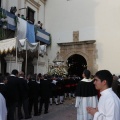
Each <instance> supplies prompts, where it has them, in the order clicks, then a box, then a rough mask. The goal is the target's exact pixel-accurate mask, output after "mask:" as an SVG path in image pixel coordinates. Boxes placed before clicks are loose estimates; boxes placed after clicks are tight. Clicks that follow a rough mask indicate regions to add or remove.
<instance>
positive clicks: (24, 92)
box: [18, 71, 31, 119]
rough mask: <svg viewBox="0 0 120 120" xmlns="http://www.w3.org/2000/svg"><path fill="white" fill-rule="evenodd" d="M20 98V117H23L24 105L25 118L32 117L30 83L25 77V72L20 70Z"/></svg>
mask: <svg viewBox="0 0 120 120" xmlns="http://www.w3.org/2000/svg"><path fill="white" fill-rule="evenodd" d="M19 86H20V99H19V102H18V118H19V119H21V118H23V115H22V111H21V107H22V106H23V110H24V115H25V119H28V118H31V116H30V115H29V112H28V84H27V80H25V79H24V72H22V71H21V72H19Z"/></svg>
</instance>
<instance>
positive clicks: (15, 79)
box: [0, 69, 120, 120]
mask: <svg viewBox="0 0 120 120" xmlns="http://www.w3.org/2000/svg"><path fill="white" fill-rule="evenodd" d="M82 77H83V79H81V78H80V77H78V76H75V75H73V76H68V77H64V78H63V77H62V76H54V75H53V76H50V75H47V74H45V75H42V74H41V73H39V74H38V75H36V74H35V75H30V74H29V75H28V76H27V78H25V75H24V72H22V71H21V72H18V71H17V70H15V69H14V70H13V71H12V72H11V74H9V73H7V74H5V76H3V75H2V74H0V106H1V108H0V119H1V120H6V119H7V120H15V119H16V118H17V119H19V120H21V119H23V118H24V119H29V118H31V117H32V115H33V116H39V115H41V114H43V113H44V114H47V113H48V110H49V105H52V104H56V105H60V104H63V102H64V101H65V99H66V98H69V99H71V97H73V98H75V97H76V103H75V107H76V108H77V120H119V118H120V99H119V97H120V96H119V94H120V89H119V86H120V78H119V77H117V76H116V75H112V74H111V73H110V72H109V71H108V70H101V71H98V72H97V73H96V74H95V75H94V77H93V75H92V76H91V74H90V71H89V70H84V71H83V74H82ZM43 106H44V107H43ZM16 108H17V109H16ZM16 110H17V114H16V115H17V116H15V112H16Z"/></svg>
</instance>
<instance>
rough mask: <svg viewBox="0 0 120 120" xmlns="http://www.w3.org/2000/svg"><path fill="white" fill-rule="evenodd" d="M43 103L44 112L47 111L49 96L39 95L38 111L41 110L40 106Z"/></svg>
mask: <svg viewBox="0 0 120 120" xmlns="http://www.w3.org/2000/svg"><path fill="white" fill-rule="evenodd" d="M43 104H44V112H48V107H49V97H41V98H40V108H39V112H40V113H41V112H42V107H43Z"/></svg>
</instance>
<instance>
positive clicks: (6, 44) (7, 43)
mask: <svg viewBox="0 0 120 120" xmlns="http://www.w3.org/2000/svg"><path fill="white" fill-rule="evenodd" d="M17 43H18V44H17ZM16 46H17V49H18V51H22V50H29V51H31V52H35V51H37V50H38V52H39V54H44V53H45V52H46V45H39V43H29V42H28V41H27V39H21V40H17V39H16V38H11V39H6V40H1V41H0V54H2V53H7V52H11V51H12V50H15V49H16Z"/></svg>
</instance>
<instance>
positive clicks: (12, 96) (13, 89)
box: [6, 76, 20, 105]
mask: <svg viewBox="0 0 120 120" xmlns="http://www.w3.org/2000/svg"><path fill="white" fill-rule="evenodd" d="M18 80H19V79H18V78H17V77H15V76H9V77H8V82H7V84H6V89H7V95H6V101H7V104H8V105H9V104H14V103H16V102H18V100H19V95H20V94H19V91H20V87H19V81H18Z"/></svg>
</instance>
